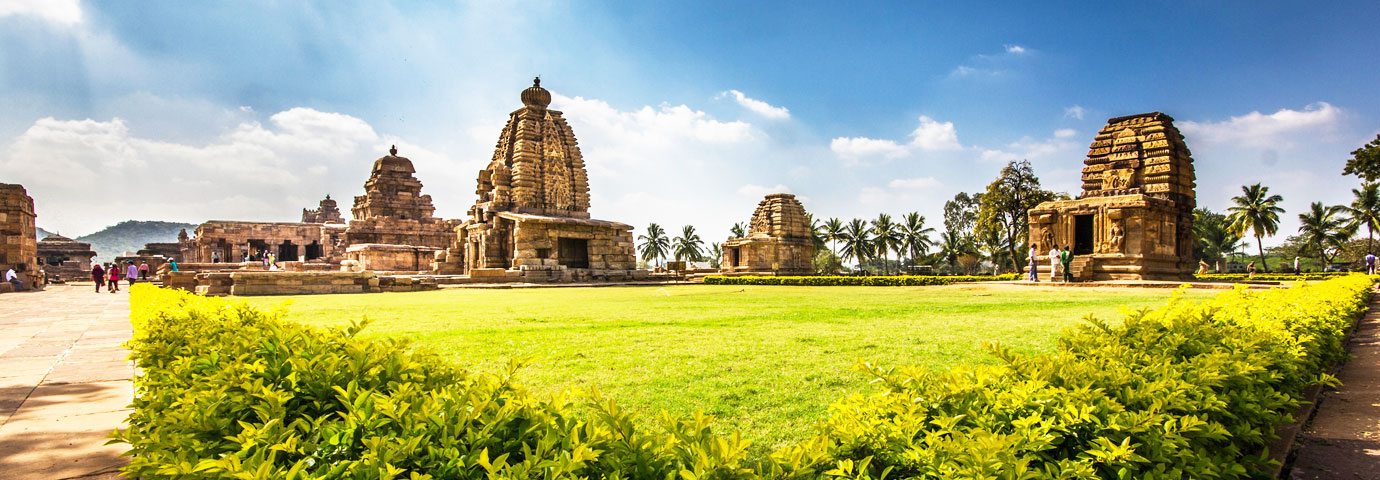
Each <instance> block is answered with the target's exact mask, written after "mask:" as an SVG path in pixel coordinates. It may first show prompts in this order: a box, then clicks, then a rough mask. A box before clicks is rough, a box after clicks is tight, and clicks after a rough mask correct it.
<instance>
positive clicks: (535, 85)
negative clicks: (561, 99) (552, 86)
mask: <svg viewBox="0 0 1380 480" xmlns="http://www.w3.org/2000/svg"><path fill="white" fill-rule="evenodd" d="M522 104H523V105H526V106H528V107H534V108H543V109H544V108H546V106H547V105H550V104H551V92H548V91H546V89H545V88H541V77H536V78H533V79H532V86H530V87H527V89H526V90H523V91H522Z"/></svg>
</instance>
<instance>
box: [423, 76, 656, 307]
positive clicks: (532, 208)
mask: <svg viewBox="0 0 1380 480" xmlns="http://www.w3.org/2000/svg"><path fill="white" fill-rule="evenodd" d="M521 97H522V105H523V106H522V108H519V109H517V110H516V111H514V112H513V113H512V114H510V115H509V117H508V124H507V125H506V126H504V127H503V132H502V133H501V134H499V138H498V145H497V148H495V149H494V155H493V159H492V160H491V161H490V162H489V165H488V167H486V168H485V169H484V170H481V171H480V172H479V178H478V182H477V183H478V188H477V189H476V192H475V193H477V194H478V196H479V198H478V199H477V201H476V202H475V204H474V206H473V207H471V208H470V211H469V215H470V218H469V219H467V220H466V221H465V223H464V224H463V225H460V227H459V228H458V229H457V230H456V235H453V236H452V238H453V239H455V241H454V243H453V244H452V245H451V246H450V248H448V249H447V250H445V251H443V252H439V253H438V254H437V255H436V260H437V262H436V271H437V273H442V274H468V275H470V276H471V277H472V278H480V277H494V278H495V279H506V280H508V281H511V280H518V279H521V280H527V281H568V280H586V279H589V280H605V279H607V280H623V279H628V278H632V277H633V276H635V275H638V271H634V269H635V268H636V265H637V263H636V259H635V257H634V250H633V239H632V226H630V225H627V224H623V223H618V222H610V221H604V220H593V219H590V215H589V181H588V177H587V173H586V171H585V163H584V159H583V158H582V157H581V155H580V148H579V147H578V145H577V142H576V140H575V132H574V131H573V130H571V128H570V125H569V124H567V123H566V121H565V119H564V118H562V116H561V112H558V111H556V110H550V109H547V108H546V107H547V106H548V105H550V104H551V93H550V92H548V91H547V90H546V89H544V88H542V87H541V79H536V80H534V81H533V82H532V87H531V88H528V89H526V90H523V92H522V95H521ZM645 273H646V272H645V271H641V275H643V276H645Z"/></svg>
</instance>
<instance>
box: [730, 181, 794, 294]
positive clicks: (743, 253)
mask: <svg viewBox="0 0 1380 480" xmlns="http://www.w3.org/2000/svg"><path fill="white" fill-rule="evenodd" d="M814 258H815V245H814V242H813V241H812V240H811V238H810V220H809V217H808V216H807V215H806V214H805V207H804V206H802V205H801V204H800V201H799V200H796V199H795V195H791V194H789V193H773V194H771V195H767V198H765V199H763V200H762V202H761V203H758V204H757V210H756V211H754V212H752V221H751V223H749V226H748V236H746V237H743V238H735V239H732V240H729V241H726V242H724V244H723V260H722V267H720V272H721V273H724V274H741V275H810V274H813V273H814V271H815V269H814Z"/></svg>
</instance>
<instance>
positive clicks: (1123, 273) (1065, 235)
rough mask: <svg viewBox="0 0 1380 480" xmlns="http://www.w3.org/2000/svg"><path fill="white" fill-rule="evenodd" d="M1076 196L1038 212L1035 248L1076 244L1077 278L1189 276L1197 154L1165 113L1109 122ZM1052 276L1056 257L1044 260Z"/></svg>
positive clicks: (1033, 215)
mask: <svg viewBox="0 0 1380 480" xmlns="http://www.w3.org/2000/svg"><path fill="white" fill-rule="evenodd" d="M1083 164H1084V167H1083V191H1082V193H1081V194H1080V195H1079V196H1078V198H1077V199H1075V200H1064V201H1055V202H1045V203H1042V204H1040V205H1039V206H1037V207H1035V208H1034V209H1031V210H1030V212H1029V218H1030V245H1032V246H1034V247H1035V248H1036V249H1037V250H1038V251H1040V252H1048V251H1049V250H1050V248H1051V246H1058V247H1060V248H1062V247H1063V246H1064V245H1068V246H1070V247H1071V249H1072V251H1073V253H1074V255H1075V256H1074V262H1073V264H1072V265H1071V268H1070V270H1071V271H1072V274H1073V276H1074V277H1075V278H1076V279H1078V280H1184V279H1189V278H1191V274H1192V272H1193V268H1194V266H1195V265H1194V262H1193V208H1194V206H1195V205H1196V203H1195V200H1194V187H1195V184H1194V180H1195V179H1194V173H1193V157H1192V155H1191V153H1190V152H1189V150H1188V147H1187V146H1186V145H1185V144H1184V138H1183V135H1182V134H1180V133H1179V130H1178V129H1177V128H1175V127H1174V119H1173V118H1170V116H1169V115H1165V114H1163V113H1159V112H1153V113H1144V114H1139V115H1130V116H1125V117H1117V118H1113V119H1110V120H1108V121H1107V125H1106V126H1104V127H1102V130H1100V131H1099V132H1098V134H1097V137H1096V138H1094V140H1093V142H1092V145H1091V146H1090V147H1089V150H1088V156H1087V159H1086V160H1084V161H1083ZM1039 265H1040V269H1041V271H1043V272H1044V275H1045V276H1046V277H1047V276H1048V274H1049V268H1050V266H1049V262H1047V261H1042V262H1040V263H1039Z"/></svg>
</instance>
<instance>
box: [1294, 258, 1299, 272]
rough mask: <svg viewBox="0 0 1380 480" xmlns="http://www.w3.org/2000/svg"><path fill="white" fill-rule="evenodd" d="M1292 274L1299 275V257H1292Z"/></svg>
mask: <svg viewBox="0 0 1380 480" xmlns="http://www.w3.org/2000/svg"><path fill="white" fill-rule="evenodd" d="M1294 273H1295V274H1298V273H1299V257H1294Z"/></svg>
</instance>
